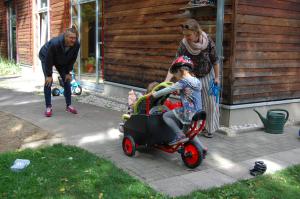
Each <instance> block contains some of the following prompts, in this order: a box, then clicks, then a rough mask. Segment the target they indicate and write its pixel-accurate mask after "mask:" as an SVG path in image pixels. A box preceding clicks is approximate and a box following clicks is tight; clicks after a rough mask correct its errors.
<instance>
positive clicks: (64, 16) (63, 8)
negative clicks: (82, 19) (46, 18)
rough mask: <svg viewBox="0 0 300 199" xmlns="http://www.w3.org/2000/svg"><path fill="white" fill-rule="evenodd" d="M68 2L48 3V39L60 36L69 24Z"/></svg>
mask: <svg viewBox="0 0 300 199" xmlns="http://www.w3.org/2000/svg"><path fill="white" fill-rule="evenodd" d="M70 1H71V0H67V1H65V0H51V1H50V3H51V5H50V17H51V18H50V19H51V20H50V28H51V29H50V37H51V38H53V37H56V36H58V35H60V34H62V33H63V32H64V31H65V29H66V28H68V27H69V24H70Z"/></svg>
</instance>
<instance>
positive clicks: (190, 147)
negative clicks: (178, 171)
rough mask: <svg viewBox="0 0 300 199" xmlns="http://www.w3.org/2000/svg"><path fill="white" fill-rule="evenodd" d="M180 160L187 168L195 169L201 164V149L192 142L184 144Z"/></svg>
mask: <svg viewBox="0 0 300 199" xmlns="http://www.w3.org/2000/svg"><path fill="white" fill-rule="evenodd" d="M181 158H182V160H183V162H184V164H185V165H186V166H187V167H189V168H191V169H193V168H196V167H197V166H199V165H200V164H201V162H202V159H203V153H202V150H201V147H200V146H199V144H197V143H196V142H194V141H190V142H187V143H185V145H184V151H183V153H182V154H181Z"/></svg>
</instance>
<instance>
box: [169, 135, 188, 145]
mask: <svg viewBox="0 0 300 199" xmlns="http://www.w3.org/2000/svg"><path fill="white" fill-rule="evenodd" d="M188 140H189V138H187V137H185V136H184V135H182V136H178V137H176V138H175V139H174V140H173V141H171V142H169V143H168V145H170V146H172V145H175V144H179V143H184V142H187V141H188Z"/></svg>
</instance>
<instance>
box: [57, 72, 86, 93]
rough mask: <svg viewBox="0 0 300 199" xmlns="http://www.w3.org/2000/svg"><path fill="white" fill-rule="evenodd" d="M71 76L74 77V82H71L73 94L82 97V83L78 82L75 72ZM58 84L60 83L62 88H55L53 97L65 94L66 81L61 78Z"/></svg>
mask: <svg viewBox="0 0 300 199" xmlns="http://www.w3.org/2000/svg"><path fill="white" fill-rule="evenodd" d="M71 75H72V80H71V82H70V84H71V93H72V94H74V95H81V93H82V87H81V85H80V83H79V82H78V81H76V79H75V74H74V72H72V73H71ZM58 82H59V85H60V86H61V88H57V87H55V88H53V89H52V95H53V96H60V95H63V94H64V81H63V79H62V78H61V77H60V76H59V77H58Z"/></svg>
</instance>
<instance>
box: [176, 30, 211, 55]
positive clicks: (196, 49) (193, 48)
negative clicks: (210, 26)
mask: <svg viewBox="0 0 300 199" xmlns="http://www.w3.org/2000/svg"><path fill="white" fill-rule="evenodd" d="M200 40H201V41H199V42H197V43H194V42H191V43H190V42H188V41H187V40H186V39H185V38H183V39H182V42H183V44H184V46H185V47H186V49H187V50H188V51H189V53H191V54H192V55H199V54H200V52H201V51H202V50H205V49H206V48H207V46H208V38H207V34H206V33H205V32H203V31H202V34H201V37H200Z"/></svg>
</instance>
